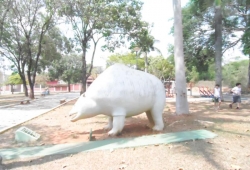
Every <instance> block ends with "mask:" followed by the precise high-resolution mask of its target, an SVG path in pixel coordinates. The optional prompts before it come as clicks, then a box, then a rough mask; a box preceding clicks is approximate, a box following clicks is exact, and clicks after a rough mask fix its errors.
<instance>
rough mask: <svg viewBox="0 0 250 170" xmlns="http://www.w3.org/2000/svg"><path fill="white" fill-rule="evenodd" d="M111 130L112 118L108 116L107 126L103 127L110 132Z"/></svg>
mask: <svg viewBox="0 0 250 170" xmlns="http://www.w3.org/2000/svg"><path fill="white" fill-rule="evenodd" d="M112 128H113V117H112V116H109V122H108V124H107V126H105V127H104V129H105V130H110V129H112Z"/></svg>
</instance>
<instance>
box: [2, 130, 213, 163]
mask: <svg viewBox="0 0 250 170" xmlns="http://www.w3.org/2000/svg"><path fill="white" fill-rule="evenodd" d="M216 136H217V135H216V134H214V133H212V132H210V131H207V130H195V131H184V132H177V133H166V134H157V135H150V136H142V137H135V138H118V139H107V140H101V141H91V142H84V143H69V144H58V145H47V146H36V147H24V148H12V149H0V155H1V156H2V157H3V159H4V160H9V159H17V158H27V157H39V156H47V155H54V154H73V153H79V152H87V151H97V150H108V149H117V148H129V147H140V146H146V145H156V144H168V143H173V142H183V141H188V140H196V139H207V138H214V137H216Z"/></svg>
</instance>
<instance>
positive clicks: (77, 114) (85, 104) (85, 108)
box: [69, 95, 98, 122]
mask: <svg viewBox="0 0 250 170" xmlns="http://www.w3.org/2000/svg"><path fill="white" fill-rule="evenodd" d="M97 109H98V108H97V104H96V102H95V101H94V100H92V99H90V98H87V97H84V95H81V96H80V97H79V98H78V100H77V101H76V103H75V104H74V106H73V108H72V109H71V111H70V112H69V116H73V117H72V118H71V122H75V121H78V120H80V119H86V118H89V117H93V116H96V115H97Z"/></svg>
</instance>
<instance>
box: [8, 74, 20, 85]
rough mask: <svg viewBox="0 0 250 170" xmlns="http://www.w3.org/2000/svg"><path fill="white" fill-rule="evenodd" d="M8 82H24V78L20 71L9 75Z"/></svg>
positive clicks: (13, 83)
mask: <svg viewBox="0 0 250 170" xmlns="http://www.w3.org/2000/svg"><path fill="white" fill-rule="evenodd" d="M6 84H11V85H16V84H22V79H21V77H20V75H19V74H18V73H14V74H11V75H10V76H9V77H8V80H7V82H6Z"/></svg>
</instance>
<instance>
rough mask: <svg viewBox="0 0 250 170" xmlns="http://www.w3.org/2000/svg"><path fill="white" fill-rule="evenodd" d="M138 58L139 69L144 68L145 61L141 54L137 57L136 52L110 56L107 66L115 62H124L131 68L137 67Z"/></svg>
mask: <svg viewBox="0 0 250 170" xmlns="http://www.w3.org/2000/svg"><path fill="white" fill-rule="evenodd" d="M136 60H137V66H138V70H144V66H145V62H144V60H143V59H142V58H140V57H139V56H137V57H136V54H134V53H127V54H115V55H111V56H109V57H108V60H107V67H109V66H111V65H113V64H115V63H122V64H125V65H126V66H128V67H130V68H136Z"/></svg>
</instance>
